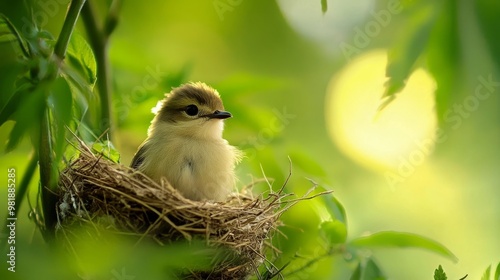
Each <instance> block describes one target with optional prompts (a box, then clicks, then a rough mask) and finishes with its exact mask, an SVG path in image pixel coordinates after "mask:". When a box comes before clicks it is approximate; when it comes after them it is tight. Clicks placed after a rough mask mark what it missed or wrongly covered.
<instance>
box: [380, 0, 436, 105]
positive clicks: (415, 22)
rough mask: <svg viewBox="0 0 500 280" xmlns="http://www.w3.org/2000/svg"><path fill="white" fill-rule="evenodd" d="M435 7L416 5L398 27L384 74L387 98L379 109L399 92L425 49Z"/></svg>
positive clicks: (384, 96)
mask: <svg viewBox="0 0 500 280" xmlns="http://www.w3.org/2000/svg"><path fill="white" fill-rule="evenodd" d="M435 13H436V8H435V5H426V4H422V5H418V6H417V7H414V8H413V11H412V12H411V13H410V14H409V15H407V19H406V22H405V25H404V26H403V27H402V28H401V29H399V30H401V31H400V33H399V34H398V35H397V36H398V38H397V39H396V42H395V43H394V46H393V47H392V48H391V49H390V50H389V55H388V61H387V70H386V76H387V77H388V78H389V80H388V81H387V82H386V89H385V92H384V95H383V98H387V99H386V102H385V103H384V104H383V105H382V106H381V109H382V108H383V107H384V106H385V105H387V101H388V100H389V101H390V100H392V99H393V96H394V95H395V94H396V93H398V92H400V91H401V90H402V89H403V88H404V86H405V84H406V80H407V79H408V78H409V76H410V74H411V73H412V72H413V68H414V65H415V61H416V60H417V58H418V57H419V56H420V55H421V54H422V52H423V50H424V49H425V47H426V45H427V42H428V39H429V34H430V31H431V28H432V26H433V24H434V18H435Z"/></svg>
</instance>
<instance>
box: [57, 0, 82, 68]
mask: <svg viewBox="0 0 500 280" xmlns="http://www.w3.org/2000/svg"><path fill="white" fill-rule="evenodd" d="M84 4H85V0H73V1H71V3H70V5H69V9H68V14H66V19H65V20H64V24H63V27H62V29H61V33H60V34H59V38H58V39H57V42H56V46H55V47H54V54H55V55H56V56H57V57H58V58H59V59H61V60H63V59H64V57H65V56H66V49H67V48H68V43H69V40H70V39H71V34H73V30H74V29H75V25H76V21H77V20H78V16H79V15H80V11H81V10H82V7H83V5H84Z"/></svg>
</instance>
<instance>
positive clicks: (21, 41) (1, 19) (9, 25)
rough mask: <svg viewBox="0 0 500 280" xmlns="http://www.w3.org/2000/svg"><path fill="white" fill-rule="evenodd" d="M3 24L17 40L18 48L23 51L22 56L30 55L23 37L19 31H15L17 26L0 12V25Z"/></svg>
mask: <svg viewBox="0 0 500 280" xmlns="http://www.w3.org/2000/svg"><path fill="white" fill-rule="evenodd" d="M3 24H5V25H6V26H7V28H8V29H9V30H10V32H11V33H12V35H13V36H14V37H15V40H17V42H18V44H19V48H20V49H21V51H22V52H23V54H24V56H25V57H26V58H28V57H30V52H29V49H28V47H27V43H26V42H25V41H24V38H23V37H22V36H21V33H19V31H17V28H16V27H15V26H14V24H13V23H12V22H11V21H10V20H9V18H8V17H7V16H5V15H4V14H2V13H0V26H1V25H3Z"/></svg>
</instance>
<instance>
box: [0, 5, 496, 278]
mask: <svg viewBox="0 0 500 280" xmlns="http://www.w3.org/2000/svg"><path fill="white" fill-rule="evenodd" d="M27 2H28V4H27V6H28V7H30V9H31V8H32V9H33V12H34V15H35V21H37V22H38V24H39V26H40V27H42V28H43V29H46V30H48V31H49V32H50V33H52V34H53V35H54V36H55V37H57V34H59V32H60V28H61V26H62V22H63V21H64V16H65V12H66V9H67V2H68V1H63V0H57V1H56V0H39V1H27ZM324 2H326V3H327V9H326V11H325V12H322V8H323V9H325V8H326V7H325V6H323V7H322V3H323V5H325V4H324ZM94 4H97V6H98V8H99V12H100V13H99V15H100V16H102V15H104V14H105V11H107V7H108V5H109V1H100V2H98V1H95V3H94ZM450 7H451V8H450ZM0 12H2V13H4V14H5V15H7V16H8V17H9V18H10V19H11V21H12V22H13V23H14V24H15V25H16V26H17V27H18V28H19V27H22V26H23V24H26V23H25V21H26V20H27V19H28V18H29V16H28V9H27V8H26V5H25V4H23V1H18V2H13V1H5V0H4V1H1V2H0ZM499 13H500V7H499V5H498V4H497V2H494V1H486V0H483V1H467V0H457V1H446V0H444V1H425V0H422V1H395V0H394V1H369V0H356V1H349V2H348V1H340V0H338V1H336V0H328V1H319V0H317V1H312V0H307V1H304V0H303V1H300V0H287V1H285V0H276V1H269V0H252V1H248V0H239V1H236V0H210V1H153V0H151V1H147V2H145V1H142V2H141V1H123V3H122V9H121V11H120V13H119V22H118V25H117V27H116V30H115V31H114V33H113V34H112V35H111V38H110V44H109V49H108V52H109V57H110V62H111V71H112V81H113V83H112V86H113V90H112V94H113V97H112V98H113V99H112V109H113V114H114V116H113V118H114V119H113V122H114V124H115V125H116V131H115V135H114V138H113V142H114V144H115V146H116V147H117V149H118V150H119V151H120V152H121V155H122V163H124V164H129V162H130V160H131V158H132V156H133V154H134V153H135V150H136V149H137V147H138V146H139V145H140V143H141V142H142V141H143V140H144V139H145V137H146V133H147V128H148V126H149V123H150V121H151V119H152V117H153V115H152V113H151V108H152V107H154V106H155V105H156V102H157V101H158V100H160V99H161V98H163V95H164V93H166V92H168V91H170V89H171V87H172V86H177V85H178V84H179V83H182V82H187V81H204V82H206V83H208V84H210V85H212V86H214V87H215V88H217V89H218V91H219V92H220V94H221V96H222V98H223V100H224V105H225V107H226V109H227V110H228V111H230V112H231V113H233V115H234V118H232V119H229V120H227V121H226V126H225V128H226V129H225V132H224V135H225V138H226V139H228V141H229V142H230V143H231V144H232V145H235V146H237V147H239V148H240V149H242V150H244V151H245V153H246V155H247V157H246V158H245V159H244V160H243V162H242V163H241V164H240V165H239V167H238V169H237V170H238V174H239V177H240V185H245V184H248V183H250V182H251V181H252V179H255V178H261V177H263V174H262V172H261V170H263V171H264V172H265V174H266V175H267V176H268V177H271V178H274V179H275V183H274V187H275V188H278V187H279V186H280V185H281V184H282V182H283V180H284V179H285V177H286V175H287V173H288V170H289V160H288V157H290V159H291V162H292V164H293V175H292V180H291V182H290V184H289V185H288V186H287V191H290V192H295V193H297V194H299V195H300V194H303V193H304V192H305V191H306V190H307V189H308V188H309V187H310V186H311V183H310V182H309V181H308V180H307V179H308V178H311V179H314V180H315V181H316V182H318V183H319V184H320V185H322V186H324V187H325V188H328V189H332V190H334V195H335V196H336V197H337V199H338V200H340V201H341V202H342V203H343V205H344V207H345V209H346V212H347V217H348V236H349V238H353V237H357V236H360V235H362V234H364V233H367V232H376V231H381V230H397V231H404V232H412V233H417V234H421V235H424V236H427V237H430V238H432V239H434V240H437V241H439V242H440V243H442V244H444V245H445V246H447V248H449V249H450V250H451V251H452V252H453V253H454V254H455V255H456V256H457V257H458V258H459V261H458V262H457V263H453V262H452V261H449V260H447V259H444V258H443V257H440V256H438V255H435V254H431V253H429V252H425V251H422V250H418V249H407V250H394V249H376V250H374V251H373V252H372V253H373V255H374V256H375V258H376V260H377V262H378V264H379V265H380V267H382V270H383V271H384V273H385V274H386V275H387V276H388V277H389V278H390V279H431V277H432V275H433V271H434V269H435V268H436V267H437V266H438V265H439V264H442V265H443V267H444V269H445V271H446V273H447V274H448V277H449V279H459V278H461V277H463V276H464V275H466V274H469V276H468V278H467V279H480V277H481V275H482V273H483V271H484V270H485V268H486V267H487V266H488V265H490V264H492V263H497V262H499V261H500V238H499V236H500V203H499V201H500V200H499V199H500V185H499V184H500V175H499V169H500V110H499V106H500V95H499V93H500V75H499V72H498V69H499V68H498V66H500V63H499V62H500V59H499V57H500V48H499V47H500V43H499V36H498V30H500V25H499V22H500V21H499V20H498V16H495V15H498V14H499ZM20 29H22V28H20ZM77 32H79V33H81V34H82V35H85V31H84V28H83V25H81V23H79V25H78V27H77ZM0 48H1V50H2V53H1V54H0V57H1V60H0V64H2V65H3V67H4V68H5V67H7V66H8V65H9V63H10V61H12V57H13V54H12V50H11V49H12V46H11V45H10V44H9V43H2V44H1V45H0ZM387 52H389V62H391V63H392V64H391V65H392V66H391V67H389V69H388V72H387V75H388V76H390V77H391V78H392V79H393V80H391V81H389V82H388V83H387V85H388V88H391V87H397V86H398V83H401V82H405V81H407V83H406V85H407V87H406V88H404V90H403V91H402V92H400V93H397V94H396V95H395V96H396V98H395V99H394V100H392V102H390V103H389V104H388V105H387V106H386V107H385V108H384V109H383V110H381V111H378V110H377V109H378V108H379V106H380V105H381V104H382V103H383V101H381V97H382V95H383V94H384V92H385V93H386V94H387V95H388V96H393V95H392V94H393V93H394V92H392V93H391V92H390V90H388V91H386V90H385V87H384V85H385V84H386V81H387V78H386V77H385V76H386V72H385V71H386V64H387V58H386V57H387ZM415 69H421V70H418V71H415V72H413V71H414V70H415ZM405 71H406V72H405ZM419 71H421V72H419ZM412 72H413V73H414V75H415V77H414V76H411V78H410V79H408V80H407V78H408V76H410V74H411V73H412ZM400 88H402V86H400ZM436 89H437V91H436ZM0 94H3V93H0ZM435 94H437V98H435ZM389 98H390V97H389ZM12 126H13V124H12V123H11V122H7V123H6V124H4V125H3V126H1V127H0V142H2V143H4V142H5V141H7V140H6V139H7V137H8V133H9V131H10V129H11V128H12ZM421 143H425V145H424V144H421ZM29 153H30V148H29V141H28V140H27V139H26V141H24V142H23V143H22V144H21V146H20V147H19V148H18V149H16V150H14V151H13V152H10V153H6V154H5V153H4V154H2V155H1V160H0V172H1V175H0V180H1V182H2V183H1V184H2V186H4V185H6V184H5V183H4V182H6V181H7V179H6V178H7V169H8V168H10V167H14V168H16V170H17V174H18V177H20V176H21V174H23V170H24V169H25V168H26V165H27V163H26V159H27V155H28V154H29ZM36 181H37V180H34V181H33V182H32V188H31V190H30V196H31V197H32V199H35V198H36V186H37V182H36ZM263 189H265V187H264V188H263ZM0 193H1V196H0V198H1V199H2V200H5V201H7V198H6V197H7V191H6V188H4V187H2V188H1V190H0ZM319 204H320V201H319V202H318V201H316V202H315V201H311V202H304V203H302V204H300V205H299V206H297V207H296V208H294V209H292V210H291V211H290V212H289V213H287V214H285V216H284V218H283V219H284V221H285V224H287V225H289V226H288V227H287V226H285V227H284V229H283V232H284V233H286V234H287V235H289V240H288V241H287V242H288V243H287V244H286V245H285V246H284V248H283V250H284V254H285V256H286V255H287V254H288V255H289V256H290V257H292V256H293V255H294V254H295V252H300V255H301V256H303V257H304V258H314V257H315V255H317V254H318V253H317V250H316V247H315V246H318V245H317V244H316V243H317V242H316V240H317V238H318V237H317V225H318V222H319V221H321V220H322V219H324V215H325V213H324V210H322V208H321V207H320V206H318V205H319ZM0 205H4V203H2V202H0ZM3 208H4V207H3V206H2V209H1V210H0V213H2V215H1V217H4V214H3V213H5V212H4V209H3ZM28 212H29V210H28V204H27V203H24V204H23V208H22V209H21V214H20V219H19V221H18V231H17V232H18V236H17V242H18V244H19V249H18V266H19V267H18V269H19V270H20V271H22V270H23V269H28V267H33V263H36V262H38V260H39V259H43V258H44V257H43V253H37V252H40V251H43V249H40V250H38V251H37V250H35V249H33V248H43V245H42V244H43V241H42V239H41V237H40V235H39V233H38V232H37V231H36V230H35V224H34V223H33V222H32V221H30V220H29V219H28V218H27V216H28ZM300 229H302V230H300ZM39 254H40V255H39ZM367 254H368V253H367ZM284 262H285V261H283V263H284ZM43 263H44V264H45V265H53V266H54V267H57V266H59V265H60V264H59V263H56V261H54V263H53V264H51V262H50V261H47V260H45V262H43ZM2 267H3V266H2ZM2 269H3V268H2ZM44 269H51V268H48V267H45V268H36V269H35V270H36V271H43V270H44ZM351 270H352V266H350V265H349V263H345V262H343V261H342V258H341V257H335V258H326V259H324V260H322V261H321V262H319V263H318V264H317V265H314V266H311V267H309V268H307V269H306V270H304V271H303V272H301V273H299V274H297V275H294V276H290V277H289V278H287V279H348V275H350V273H349V271H351ZM2 273H3V272H2ZM19 275H22V272H20V274H18V277H19ZM61 277H62V276H61ZM108 278H109V277H108ZM3 279H6V278H3ZM7 279H9V278H7ZM13 279H15V278H13ZM18 279H28V278H23V277H22V276H21V278H18ZM33 279H34V278H33ZM39 279H41V278H39ZM136 279H142V278H141V277H139V276H137V278H136Z"/></svg>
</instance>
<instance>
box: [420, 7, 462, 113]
mask: <svg viewBox="0 0 500 280" xmlns="http://www.w3.org/2000/svg"><path fill="white" fill-rule="evenodd" d="M457 5H458V4H457V2H456V1H455V0H445V1H444V2H443V3H442V8H441V9H442V12H441V13H440V14H439V16H438V18H437V20H436V23H435V26H434V28H433V30H432V34H431V37H430V40H429V46H428V50H427V65H428V67H429V71H430V72H431V74H432V76H433V77H434V79H435V80H436V83H437V89H436V94H435V96H436V97H435V98H436V110H437V117H438V120H439V121H440V122H441V123H442V122H443V120H444V119H445V115H446V112H447V111H448V109H449V107H450V105H451V100H452V98H453V96H454V94H456V93H457V92H458V91H459V89H460V88H461V87H460V81H461V78H460V68H461V67H460V63H461V57H462V56H461V54H460V51H461V50H460V40H459V34H458V26H457V24H458V21H459V19H458V16H457V13H458V8H457Z"/></svg>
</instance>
